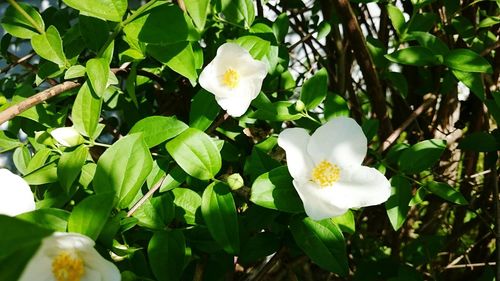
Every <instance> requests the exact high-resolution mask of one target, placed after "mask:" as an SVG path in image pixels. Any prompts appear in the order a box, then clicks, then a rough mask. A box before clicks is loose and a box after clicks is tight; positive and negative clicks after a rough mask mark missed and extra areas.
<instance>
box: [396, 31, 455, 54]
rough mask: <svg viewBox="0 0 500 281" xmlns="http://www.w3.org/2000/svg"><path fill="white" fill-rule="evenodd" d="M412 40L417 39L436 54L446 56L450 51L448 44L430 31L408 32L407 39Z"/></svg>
mask: <svg viewBox="0 0 500 281" xmlns="http://www.w3.org/2000/svg"><path fill="white" fill-rule="evenodd" d="M410 40H417V41H418V43H419V44H420V45H421V46H422V47H425V48H427V49H429V50H431V51H432V52H433V53H434V54H435V55H441V56H445V55H446V54H448V53H449V52H450V49H448V46H446V44H445V43H444V42H443V41H442V40H441V39H439V38H438V37H436V36H434V35H432V34H430V33H428V32H422V31H414V32H411V33H408V34H407V36H406V37H405V41H410Z"/></svg>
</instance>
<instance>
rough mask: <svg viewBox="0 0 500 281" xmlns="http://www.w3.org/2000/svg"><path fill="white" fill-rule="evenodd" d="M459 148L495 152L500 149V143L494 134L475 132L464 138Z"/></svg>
mask: <svg viewBox="0 0 500 281" xmlns="http://www.w3.org/2000/svg"><path fill="white" fill-rule="evenodd" d="M458 148H459V149H462V150H467V151H475V152H495V151H497V150H500V145H498V143H497V141H496V139H495V137H494V136H493V135H491V134H489V133H486V132H475V133H472V134H469V135H467V136H466V137H465V138H464V139H462V140H461V141H460V143H459V144H458Z"/></svg>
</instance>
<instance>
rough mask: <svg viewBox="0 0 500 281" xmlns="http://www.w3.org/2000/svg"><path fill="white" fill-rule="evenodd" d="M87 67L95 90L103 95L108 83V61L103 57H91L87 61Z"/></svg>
mask: <svg viewBox="0 0 500 281" xmlns="http://www.w3.org/2000/svg"><path fill="white" fill-rule="evenodd" d="M86 69H87V76H88V77H89V81H90V86H91V87H92V90H94V91H93V92H94V93H96V94H97V96H98V97H102V96H103V95H104V91H106V87H107V83H108V77H109V70H110V69H109V64H108V61H107V60H106V59H103V58H94V59H90V60H88V61H87V64H86Z"/></svg>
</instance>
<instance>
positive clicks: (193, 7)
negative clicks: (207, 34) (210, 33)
mask: <svg viewBox="0 0 500 281" xmlns="http://www.w3.org/2000/svg"><path fill="white" fill-rule="evenodd" d="M209 4H210V1H209V0H184V5H186V10H187V12H188V13H189V15H190V16H191V18H192V19H193V21H194V24H195V25H196V27H197V28H198V29H200V30H203V29H204V28H205V22H206V20H207V12H208V5H209Z"/></svg>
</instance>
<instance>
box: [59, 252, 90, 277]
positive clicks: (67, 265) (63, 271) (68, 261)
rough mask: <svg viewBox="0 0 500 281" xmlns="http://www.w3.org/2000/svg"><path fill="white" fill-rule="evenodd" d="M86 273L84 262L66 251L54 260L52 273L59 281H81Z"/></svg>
mask: <svg viewBox="0 0 500 281" xmlns="http://www.w3.org/2000/svg"><path fill="white" fill-rule="evenodd" d="M84 272H85V270H84V267H83V260H82V259H81V258H80V257H78V256H75V255H72V254H70V253H68V252H66V251H62V252H60V253H59V254H58V255H57V256H56V257H55V258H54V259H53V260H52V273H53V274H54V277H55V279H56V280H57V281H80V279H81V278H82V276H83V273H84Z"/></svg>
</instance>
